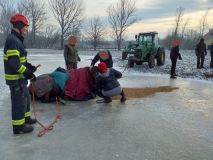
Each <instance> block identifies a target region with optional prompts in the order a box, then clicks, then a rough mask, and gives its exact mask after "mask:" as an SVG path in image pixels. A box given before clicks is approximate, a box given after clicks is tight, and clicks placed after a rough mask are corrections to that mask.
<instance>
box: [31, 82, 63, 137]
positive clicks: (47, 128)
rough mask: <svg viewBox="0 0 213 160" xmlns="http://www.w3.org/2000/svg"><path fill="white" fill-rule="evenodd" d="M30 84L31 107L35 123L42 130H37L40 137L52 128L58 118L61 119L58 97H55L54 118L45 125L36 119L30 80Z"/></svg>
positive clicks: (33, 89)
mask: <svg viewBox="0 0 213 160" xmlns="http://www.w3.org/2000/svg"><path fill="white" fill-rule="evenodd" d="M31 85H32V90H31V92H32V108H33V114H34V116H35V119H36V120H37V123H38V124H39V125H40V126H41V128H42V130H41V131H39V132H38V134H37V136H38V137H41V136H43V135H44V134H45V133H46V132H48V131H49V130H52V129H53V128H54V124H55V123H56V122H58V120H59V119H61V109H60V106H59V98H58V97H56V115H55V117H54V120H53V121H52V123H50V124H49V125H47V126H45V125H43V124H42V123H41V122H40V121H39V120H38V119H37V115H36V107H35V88H34V84H33V82H31Z"/></svg>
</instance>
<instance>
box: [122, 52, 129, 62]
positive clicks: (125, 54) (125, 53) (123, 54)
mask: <svg viewBox="0 0 213 160" xmlns="http://www.w3.org/2000/svg"><path fill="white" fill-rule="evenodd" d="M127 55H128V53H127V52H122V59H123V60H125V59H126V58H127Z"/></svg>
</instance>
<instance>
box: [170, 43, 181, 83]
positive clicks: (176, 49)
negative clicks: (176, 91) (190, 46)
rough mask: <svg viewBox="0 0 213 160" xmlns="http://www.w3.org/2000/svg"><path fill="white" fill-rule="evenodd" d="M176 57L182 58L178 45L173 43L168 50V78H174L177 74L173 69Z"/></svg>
mask: <svg viewBox="0 0 213 160" xmlns="http://www.w3.org/2000/svg"><path fill="white" fill-rule="evenodd" d="M178 58H179V59H180V60H182V57H181V54H180V53H179V45H175V46H173V47H172V48H171V52H170V59H171V62H172V66H171V73H170V75H171V77H170V78H172V79H175V78H176V76H177V74H176V72H175V69H176V63H177V59H178Z"/></svg>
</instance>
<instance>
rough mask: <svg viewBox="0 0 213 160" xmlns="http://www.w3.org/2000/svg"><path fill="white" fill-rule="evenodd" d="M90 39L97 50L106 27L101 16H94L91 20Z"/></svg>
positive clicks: (88, 32)
mask: <svg viewBox="0 0 213 160" xmlns="http://www.w3.org/2000/svg"><path fill="white" fill-rule="evenodd" d="M87 34H88V38H89V40H91V41H92V45H93V48H94V50H95V51H96V49H97V46H98V44H99V43H100V41H101V40H102V39H103V36H104V34H105V28H104V26H103V22H102V21H101V18H100V17H93V18H91V19H90V20H89V29H88V31H87Z"/></svg>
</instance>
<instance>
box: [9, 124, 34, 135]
mask: <svg viewBox="0 0 213 160" xmlns="http://www.w3.org/2000/svg"><path fill="white" fill-rule="evenodd" d="M32 131H33V127H32V126H31V125H28V124H23V125H21V126H13V133H14V134H20V133H30V132H32Z"/></svg>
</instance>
